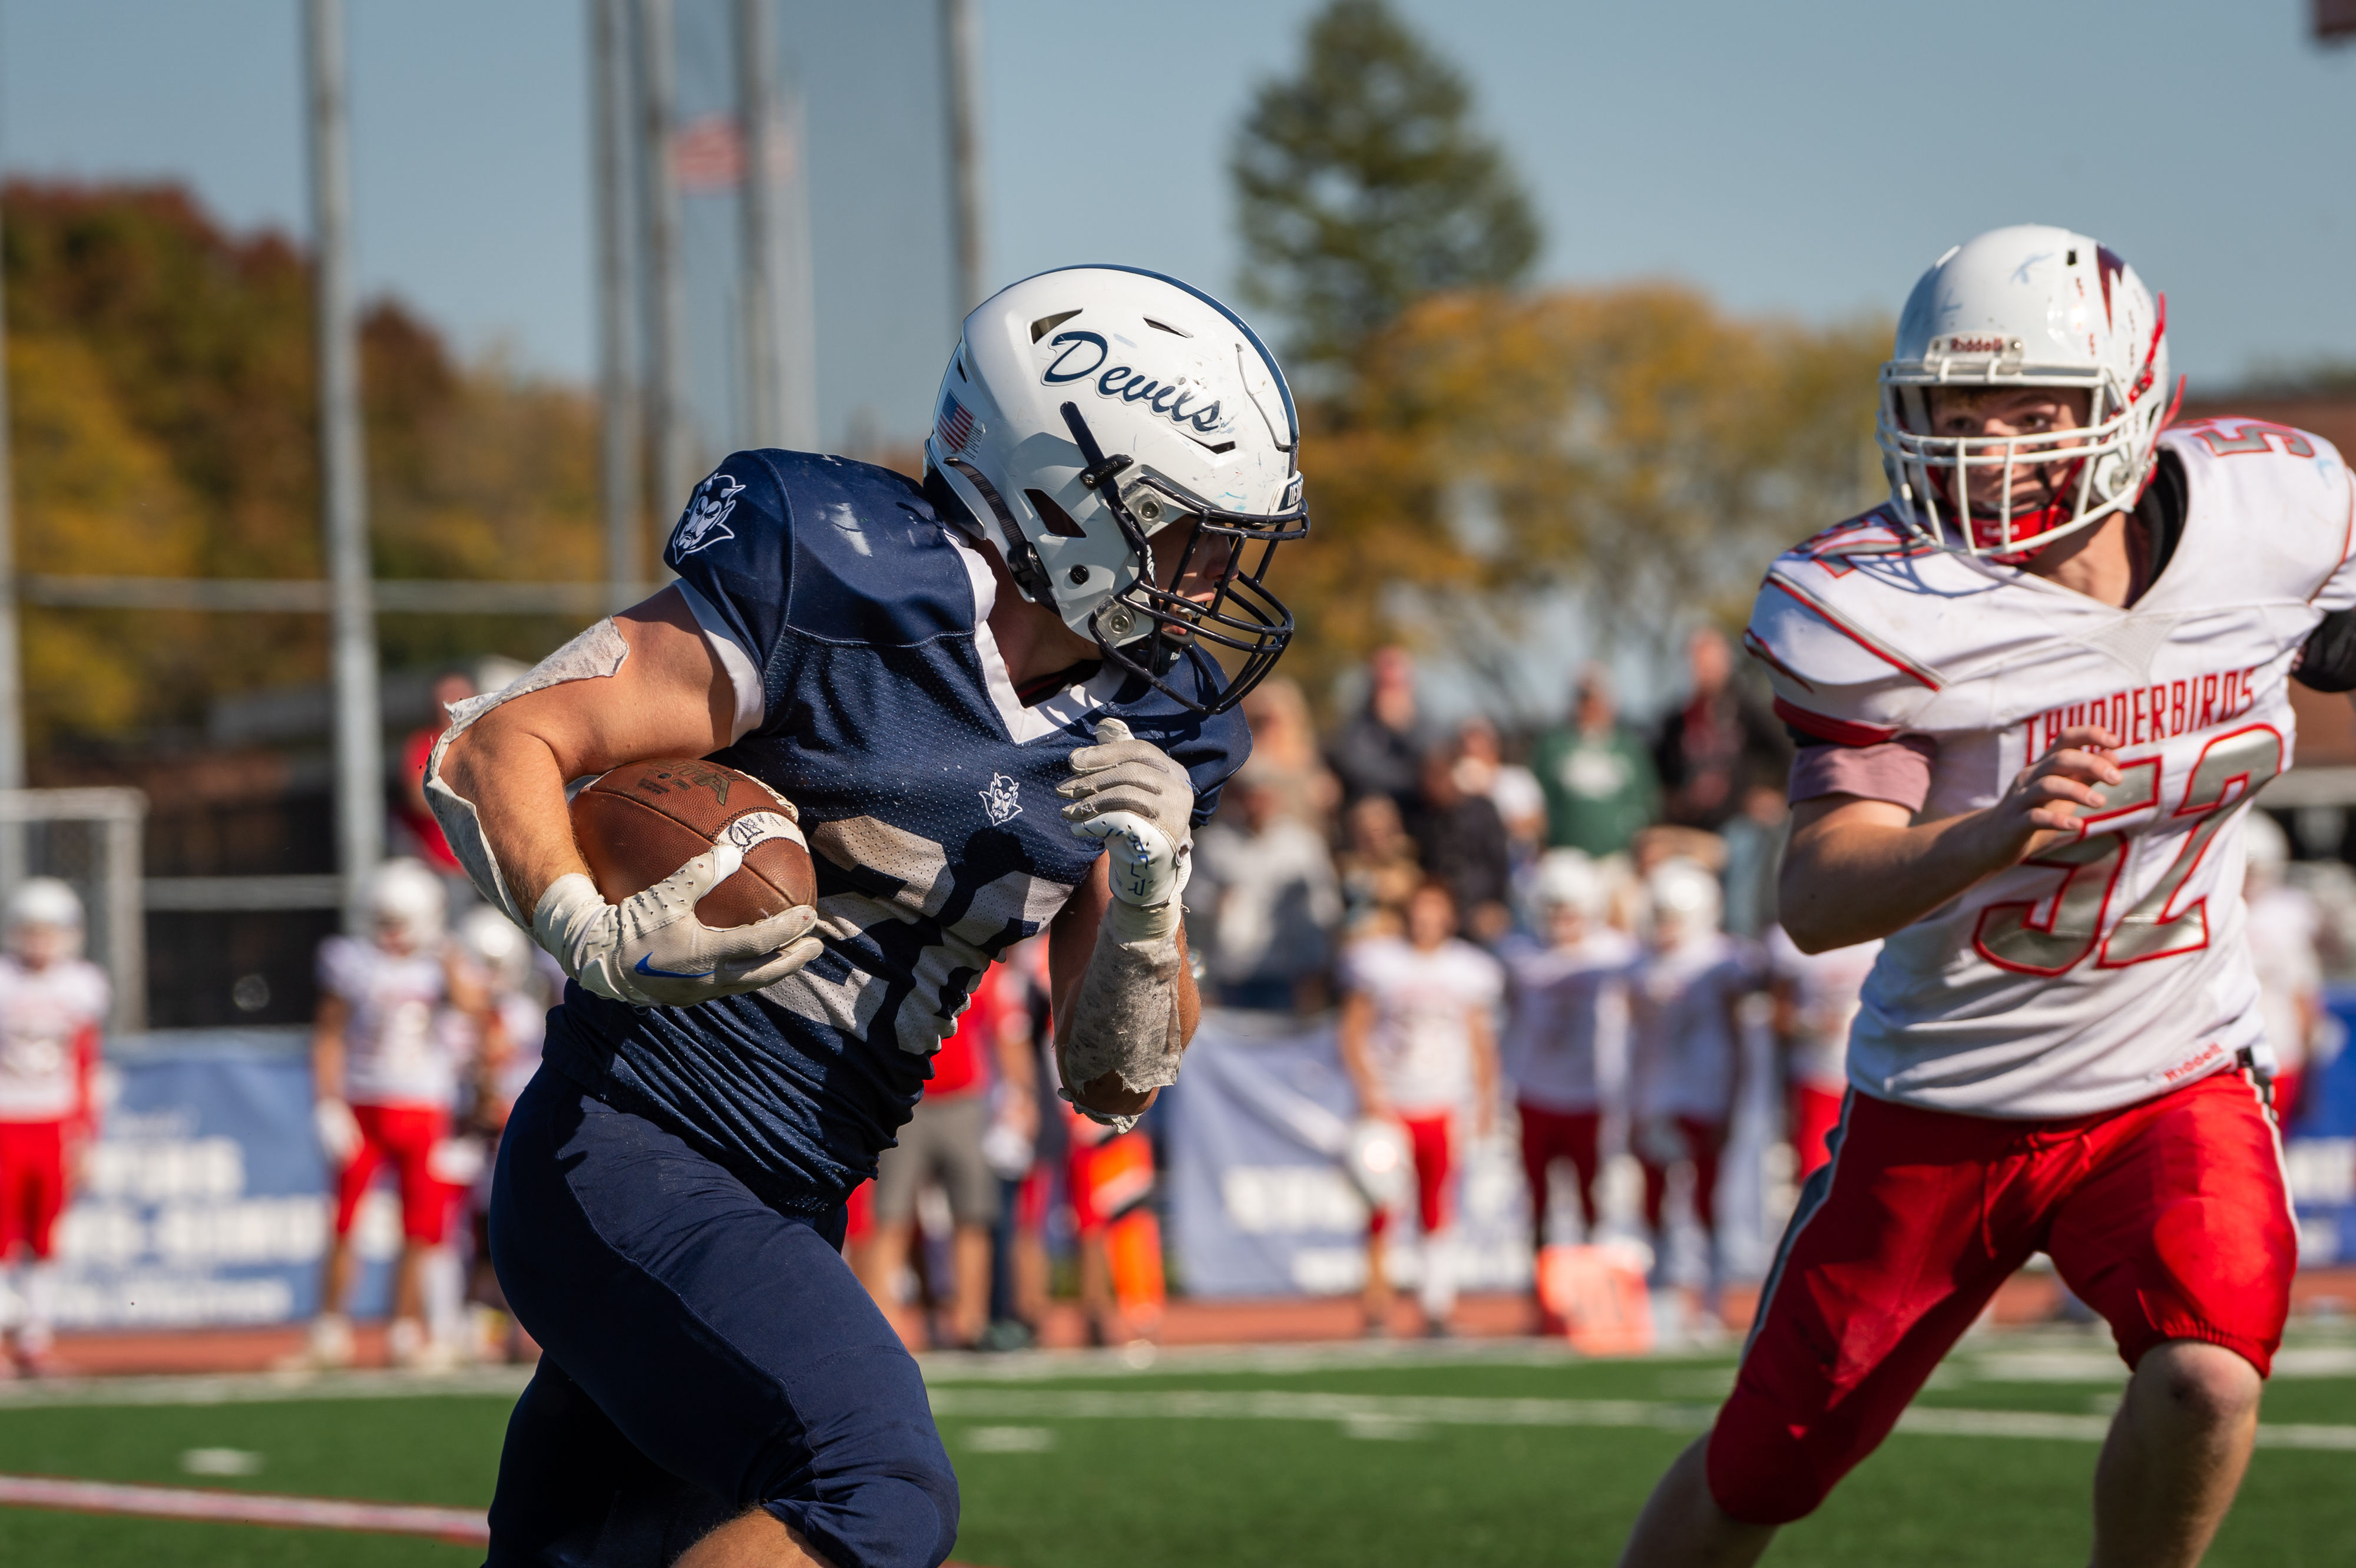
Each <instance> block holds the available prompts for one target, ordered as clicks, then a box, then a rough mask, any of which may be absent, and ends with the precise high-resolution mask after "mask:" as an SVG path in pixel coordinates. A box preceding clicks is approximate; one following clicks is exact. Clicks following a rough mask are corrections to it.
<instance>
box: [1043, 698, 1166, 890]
mask: <svg viewBox="0 0 2356 1568" xmlns="http://www.w3.org/2000/svg"><path fill="white" fill-rule="evenodd" d="M1096 737H1097V744H1096V745H1094V746H1082V747H1080V748H1079V749H1078V750H1077V751H1075V752H1073V753H1072V777H1071V778H1070V779H1067V780H1066V781H1065V782H1064V783H1063V784H1060V785H1058V786H1057V787H1056V789H1055V793H1056V794H1058V795H1061V796H1063V797H1064V798H1065V799H1066V800H1069V801H1071V802H1072V803H1071V804H1070V805H1068V806H1066V807H1065V808H1064V820H1065V821H1066V822H1069V823H1071V824H1072V833H1073V835H1074V836H1075V837H1076V838H1091V839H1098V840H1103V841H1106V842H1108V844H1109V847H1110V849H1111V851H1112V855H1111V859H1112V865H1111V866H1110V870H1111V873H1112V896H1113V897H1115V898H1118V899H1119V900H1120V901H1121V902H1122V903H1124V904H1128V905H1131V906H1133V907H1135V908H1141V909H1151V908H1158V907H1160V906H1162V905H1166V904H1169V903H1170V902H1171V901H1172V900H1173V899H1175V898H1176V897H1178V895H1179V894H1180V893H1182V892H1183V891H1184V890H1185V887H1186V877H1187V874H1188V873H1189V872H1190V871H1191V870H1192V869H1193V861H1194V830H1193V827H1192V819H1193V817H1194V780H1192V779H1188V778H1187V777H1186V770H1185V769H1184V768H1181V767H1179V766H1178V764H1177V763H1176V762H1175V761H1174V760H1173V759H1172V757H1171V756H1170V754H1169V753H1168V752H1166V751H1163V750H1162V748H1161V747H1160V746H1155V745H1154V744H1153V743H1152V742H1151V741H1144V740H1139V739H1137V738H1136V737H1134V736H1131V735H1130V733H1129V725H1126V724H1124V723H1122V722H1121V721H1120V720H1119V719H1114V718H1106V719H1098V721H1097V727H1096Z"/></svg>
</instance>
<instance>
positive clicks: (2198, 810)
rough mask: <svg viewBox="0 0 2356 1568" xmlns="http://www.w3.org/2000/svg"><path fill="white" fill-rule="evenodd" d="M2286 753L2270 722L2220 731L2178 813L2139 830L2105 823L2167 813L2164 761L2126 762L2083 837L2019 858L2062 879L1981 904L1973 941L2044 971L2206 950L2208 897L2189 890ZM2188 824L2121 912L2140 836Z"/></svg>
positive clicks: (2000, 963)
mask: <svg viewBox="0 0 2356 1568" xmlns="http://www.w3.org/2000/svg"><path fill="white" fill-rule="evenodd" d="M2283 750H2284V746H2283V737H2282V735H2281V733H2280V732H2279V731H2277V730H2276V729H2275V727H2274V726H2273V725H2248V726H2247V727H2245V728H2243V729H2237V730H2233V731H2229V732H2228V733H2226V734H2224V735H2221V736H2216V737H2214V738H2213V739H2211V741H2210V742H2209V744H2208V745H2207V746H2203V747H2202V748H2201V755H2200V756H2199V757H2198V758H2196V759H2195V760H2194V762H2193V764H2192V770H2191V772H2190V776H2188V777H2187V778H2186V779H2185V781H2184V786H2183V791H2182V796H2181V798H2180V799H2179V800H2178V801H2177V803H2176V807H2175V810H2174V811H2171V812H2169V814H2168V815H2166V816H2164V817H2161V818H2159V819H2158V820H2157V821H2153V822H2139V823H2137V824H2136V826H2135V827H2134V828H2128V827H2126V826H2120V827H2116V828H2107V829H2106V828H2105V827H2104V825H2103V824H2104V823H2105V822H2120V821H2122V819H2125V818H2127V817H2132V816H2136V815H2138V814H2140V813H2142V812H2145V811H2151V810H2153V809H2154V808H2155V807H2158V808H2160V809H2161V810H2163V811H2165V810H2166V807H2165V804H2164V801H2165V800H2166V796H2167V794H2168V793H2169V791H2168V790H2167V789H2165V785H2166V783H2167V781H2166V780H2165V779H2162V778H2161V776H2160V775H2161V759H2160V758H2159V757H2143V758H2141V759H2139V760H2137V761H2134V762H2124V763H2121V764H2120V765H2119V767H2120V768H2121V770H2122V771H2123V772H2124V773H2125V775H2126V777H2125V778H2123V779H2120V780H2119V782H2117V783H2116V784H2113V785H2111V786H2109V787H2107V788H2105V789H2101V791H2100V792H2101V794H2102V796H2103V804H2102V805H2101V807H2099V808H2098V809H2096V810H2094V811H2089V812H2088V813H2086V814H2085V815H2084V816H2083V817H2082V818H2081V819H2080V822H2081V828H2080V832H2079V836H2078V837H2077V838H2075V839H2073V840H2071V841H2069V842H2068V843H2061V844H2057V845H2055V846H2054V847H2052V848H2051V849H2049V850H2046V851H2044V852H2043V853H2041V854H2035V855H2032V856H2030V857H2029V859H2028V860H2026V861H2023V862H2022V863H2021V864H2022V865H2035V866H2048V867H2051V868H2052V869H2053V870H2056V871H2058V872H2060V873H2061V883H2060V885H2059V886H2056V887H2055V888H2053V890H2052V891H2051V892H2050V893H2048V894H2046V896H2045V897H2041V898H2038V899H2036V900H2033V901H2030V902H2013V903H2002V904H1991V905H1989V906H1988V907H1987V908H1985V909H1983V910H1981V911H1980V918H1979V926H1978V928H1977V929H1976V930H1975V931H1974V932H1973V934H1972V946H1973V947H1974V948H1975V949H1976V950H1977V951H1978V953H1979V955H1980V957H1982V958H1984V959H1986V960H1987V961H1988V962H1990V963H1992V964H1995V965H1996V966H1997V968H1999V969H2008V970H2011V971H2012V972H2015V973H2017V974H2038V975H2057V974H2061V973H2063V972H2067V971H2069V970H2072V969H2074V968H2076V967H2077V966H2078V965H2080V964H2082V963H2083V962H2085V961H2086V960H2087V959H2089V958H2093V959H2094V962H2095V966H2096V967H2097V968H2101V969H2125V968H2126V966H2127V965H2129V964H2131V963H2145V962H2148V961H2151V960H2153V959H2158V958H2172V957H2174V956H2176V955H2177V954H2179V953H2188V952H2197V951H2198V950H2201V949H2202V948H2205V947H2207V946H2208V945H2209V899H2208V896H2207V894H2206V893H2202V894H2201V895H2200V896H2198V897H2190V898H2188V897H2185V896H2184V895H2185V890H2186V888H2187V886H2188V885H2190V883H2191V882H2192V880H2193V875H2194V873H2196V872H2197V871H2199V870H2200V868H2201V862H2202V860H2203V859H2204V858H2205V857H2206V856H2207V854H2208V853H2209V850H2210V846H2211V844H2213V843H2215V842H2216V838H2217V835H2218V834H2219V833H2220V832H2223V831H2224V827H2225V824H2226V823H2227V822H2230V821H2232V820H2233V817H2234V816H2235V815H2236V814H2237V813H2238V812H2239V811H2241V810H2242V808H2243V807H2244V806H2246V805H2248V804H2249V803H2250V799H2251V797H2253V796H2254V795H2255V794H2256V793H2257V792H2258V791H2259V790H2260V789H2264V788H2265V785H2266V783H2267V781H2268V780H2270V779H2273V778H2274V777H2275V775H2276V774H2277V773H2280V772H2281V771H2282V768H2283ZM2187 820H2193V821H2192V822H2191V831H2190V832H2187V833H2185V834H2184V843H2183V845H2182V847H2181V848H2179V850H2178V852H2177V855H2176V859H2175V860H2174V861H2173V862H2172V863H2170V865H2169V868H2168V872H2167V874H2166V875H2163V876H2162V877H2161V878H2160V879H2159V882H2158V885H2157V886H2154V887H2153V888H2152V889H2151V890H2150V891H2149V892H2148V893H2146V894H2145V895H2144V896H2143V897H2141V898H2139V899H2137V900H2136V902H2135V905H2134V907H2133V908H2129V909H2127V910H2126V912H2125V913H2124V914H2120V913H2117V912H2116V906H2117V904H2118V902H2119V897H2120V894H2119V877H2120V874H2121V873H2122V872H2124V871H2125V870H2126V864H2127V858H2128V855H2129V854H2130V852H2131V850H2132V849H2133V846H2134V843H2135V840H2136V838H2137V837H2139V836H2141V835H2142V834H2143V833H2147V832H2151V831H2152V830H2153V829H2155V828H2160V829H2165V828H2167V827H2168V826H2169V825H2172V824H2177V823H2181V822H2186V821H2187ZM2040 910H2041V911H2043V912H2044V918H2042V919H2041V920H2040V918H2038V917H2039V912H2040Z"/></svg>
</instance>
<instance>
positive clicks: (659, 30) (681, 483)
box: [638, 0, 696, 517]
mask: <svg viewBox="0 0 2356 1568" xmlns="http://www.w3.org/2000/svg"><path fill="white" fill-rule="evenodd" d="M638 47H639V51H640V52H639V57H638V59H639V63H640V67H641V72H642V85H643V88H644V92H645V97H644V99H643V101H642V102H641V103H640V105H639V136H640V138H641V143H640V146H641V153H642V157H641V162H642V163H643V164H644V166H645V168H646V177H647V204H646V222H647V283H648V290H649V292H650V293H651V294H652V295H653V296H654V297H653V299H652V301H651V303H652V306H653V309H652V311H651V313H650V314H651V317H652V322H651V326H652V333H651V337H652V339H653V341H652V342H651V344H650V345H649V347H650V348H651V349H652V350H653V352H652V354H651V356H650V357H651V359H652V360H653V363H652V364H651V365H650V366H649V367H648V368H649V369H650V370H651V371H652V372H653V374H652V381H653V385H652V387H651V388H650V389H649V396H648V403H649V404H650V405H651V407H650V408H649V410H648V413H650V415H651V416H652V423H653V432H652V434H653V441H652V445H653V447H654V466H655V515H656V516H658V517H669V515H670V514H671V512H672V511H673V510H676V509H677V508H680V507H682V506H685V505H686V504H687V492H688V489H689V488H690V487H691V486H692V485H693V484H694V483H695V478H696V476H695V472H694V456H693V454H692V453H691V451H690V449H689V444H688V432H687V279H686V276H685V274H683V273H682V272H681V270H680V253H679V243H680V242H679V231H680V210H679V173H678V170H677V169H676V168H674V167H673V166H672V161H671V130H672V125H673V123H674V122H675V121H676V120H677V118H678V112H677V102H678V95H679V46H678V41H677V39H676V38H675V37H674V36H673V34H672V31H671V5H670V0H638Z"/></svg>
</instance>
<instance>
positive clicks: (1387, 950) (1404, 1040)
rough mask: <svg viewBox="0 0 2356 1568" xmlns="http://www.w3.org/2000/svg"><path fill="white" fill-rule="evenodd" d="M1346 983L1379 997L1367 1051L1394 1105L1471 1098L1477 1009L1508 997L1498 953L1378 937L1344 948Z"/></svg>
mask: <svg viewBox="0 0 2356 1568" xmlns="http://www.w3.org/2000/svg"><path fill="white" fill-rule="evenodd" d="M1342 983H1343V986H1344V989H1345V990H1347V991H1350V992H1352V993H1355V994H1357V995H1362V996H1364V997H1365V998H1366V999H1367V1000H1368V1001H1370V1002H1372V1003H1373V1004H1374V1008H1375V1021H1374V1028H1373V1030H1372V1033H1371V1036H1370V1037H1369V1039H1368V1041H1367V1046H1366V1054H1367V1056H1368V1057H1369V1058H1372V1061H1371V1065H1372V1066H1373V1068H1374V1072H1375V1078H1376V1081H1378V1082H1379V1083H1381V1085H1382V1086H1383V1092H1384V1093H1385V1094H1386V1095H1387V1096H1389V1098H1390V1102H1391V1109H1392V1110H1394V1111H1397V1112H1399V1113H1400V1114H1401V1115H1406V1116H1433V1115H1438V1114H1439V1113H1440V1112H1443V1111H1453V1110H1455V1109H1457V1108H1458V1107H1459V1106H1462V1105H1468V1104H1470V1103H1471V1102H1472V1027H1471V1020H1472V1015H1473V1014H1474V1013H1475V1012H1476V1011H1477V1012H1488V1013H1494V1011H1495V1009H1496V1007H1497V1005H1498V1004H1499V1003H1501V1002H1502V1001H1504V999H1505V976H1504V973H1503V972H1502V971H1501V970H1500V969H1499V967H1498V964H1497V961H1496V960H1495V959H1494V958H1491V957H1490V956H1489V955H1488V954H1487V953H1484V952H1483V951H1482V950H1480V949H1479V948H1476V947H1474V946H1473V945H1472V943H1470V942H1461V941H1454V940H1450V941H1446V942H1442V943H1441V944H1440V946H1439V947H1438V948H1436V949H1434V950H1432V951H1430V952H1423V951H1420V950H1418V949H1417V948H1416V946H1415V945H1414V944H1413V943H1412V942H1409V941H1408V940H1406V939H1404V938H1401V937H1375V938H1372V939H1370V940H1366V941H1363V942H1358V943H1356V944H1355V945H1354V946H1352V947H1350V948H1348V949H1347V950H1344V953H1343V955H1342Z"/></svg>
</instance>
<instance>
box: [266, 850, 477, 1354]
mask: <svg viewBox="0 0 2356 1568" xmlns="http://www.w3.org/2000/svg"><path fill="white" fill-rule="evenodd" d="M444 899H445V895H444V892H443V888H442V880H441V878H440V877H438V876H436V875H434V874H433V873H432V872H431V871H428V870H427V869H426V868H425V866H424V865H423V863H421V862H418V861H414V860H389V861H386V862H385V863H384V864H383V865H380V866H378V867H377V869H376V871H375V873H374V875H372V876H371V878H370V881H369V891H368V905H369V916H370V918H371V919H372V921H373V922H374V929H373V930H372V931H371V932H370V934H369V937H368V938H367V939H365V940H363V939H361V938H358V937H329V938H328V939H327V940H326V941H324V942H322V943H320V944H319V1013H318V1019H317V1022H316V1025H315V1026H314V1029H313V1034H312V1043H311V1070H312V1076H313V1080H314V1084H315V1089H316V1093H317V1095H318V1106H317V1122H318V1128H319V1141H320V1144H321V1146H322V1147H323V1148H324V1149H325V1150H326V1151H327V1157H328V1162H329V1164H330V1165H331V1166H333V1167H334V1168H335V1169H336V1171H337V1179H336V1217H335V1219H336V1224H335V1239H334V1240H333V1241H332V1242H331V1243H330V1244H329V1247H328V1251H327V1271H326V1274H325V1277H324V1279H323V1280H322V1282H321V1287H320V1315H319V1317H318V1318H317V1320H316V1322H315V1323H314V1324H313V1325H312V1335H311V1348H310V1352H309V1354H310V1358H311V1359H313V1360H314V1361H316V1362H319V1363H323V1364H328V1365H341V1364H343V1363H345V1362H348V1360H350V1359H351V1353H352V1350H351V1325H350V1322H349V1320H348V1319H347V1318H346V1316H344V1309H345V1305H346V1304H347V1303H348V1301H349V1300H350V1299H351V1290H352V1282H353V1277H354V1274H355V1265H356V1262H357V1260H356V1259H355V1257H354V1255H353V1252H352V1245H351V1231H352V1224H353V1220H354V1219H355V1217H356V1216H357V1215H358V1214H359V1206H360V1200H361V1199H362V1198H363V1197H366V1196H367V1195H368V1189H369V1182H370V1181H372V1180H373V1179H374V1178H375V1176H376V1173H377V1170H378V1167H379V1166H380V1165H390V1166H391V1167H392V1171H393V1175H394V1176H395V1178H396V1179H397V1181H398V1182H399V1184H400V1188H401V1233H402V1250H401V1262H400V1265H399V1270H398V1272H397V1273H396V1274H395V1276H394V1282H393V1305H392V1326H391V1331H390V1334H389V1336H388V1341H387V1343H388V1345H389V1347H390V1348H391V1354H392V1358H393V1360H394V1362H395V1363H396V1364H397V1365H418V1364H424V1363H428V1362H431V1361H433V1360H434V1359H437V1358H438V1357H440V1356H442V1355H444V1354H446V1353H447V1349H448V1346H447V1342H446V1341H437V1340H435V1339H434V1337H431V1336H429V1335H428V1334H427V1332H426V1328H425V1323H424V1307H425V1279H424V1275H425V1273H426V1271H427V1269H428V1267H429V1254H430V1253H432V1252H434V1251H437V1250H438V1249H441V1248H442V1247H443V1246H444V1242H445V1240H446V1239H447V1237H448V1233H449V1225H450V1208H451V1205H452V1203H453V1202H454V1200H455V1198H456V1197H457V1186H456V1184H455V1183H454V1181H453V1180H452V1177H453V1176H455V1175H458V1174H459V1173H457V1172H455V1171H454V1170H451V1169H449V1168H448V1166H447V1165H446V1164H444V1165H437V1155H442V1156H443V1159H444V1161H446V1158H447V1155H446V1153H445V1152H444V1148H443V1145H444V1144H445V1142H446V1141H447V1140H448V1139H449V1137H450V1133H451V1112H452V1110H453V1109H454V1108H455V1105H456V1104H457V1101H458V1088H459V1073H460V1070H461V1068H462V1066H463V1064H462V1062H461V1061H460V1059H459V1054H458V1051H457V1050H456V1049H455V1048H454V1047H455V1032H454V1031H452V1030H450V1029H448V1028H446V1027H445V1026H444V1022H443V1019H442V1016H441V1015H442V1013H443V1011H444V1009H445V1008H454V1007H455V1008H456V1009H457V1010H459V1011H461V1012H463V1013H466V1014H467V1015H470V1016H472V1017H474V1018H475V1019H477V1021H478V1026H479V1022H480V1021H481V1020H482V1019H483V1018H484V1017H485V1016H486V1015H485V1013H484V1006H483V996H482V992H481V988H480V986H479V984H478V983H477V982H476V981H475V979H474V978H473V976H472V975H471V974H470V973H469V972H468V968H467V966H466V964H465V963H463V962H462V961H460V959H459V957H458V955H457V953H456V952H455V950H453V947H452V945H451V944H450V942H449V941H448V940H446V934H445V932H444V929H443V916H444V908H445V904H444Z"/></svg>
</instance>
